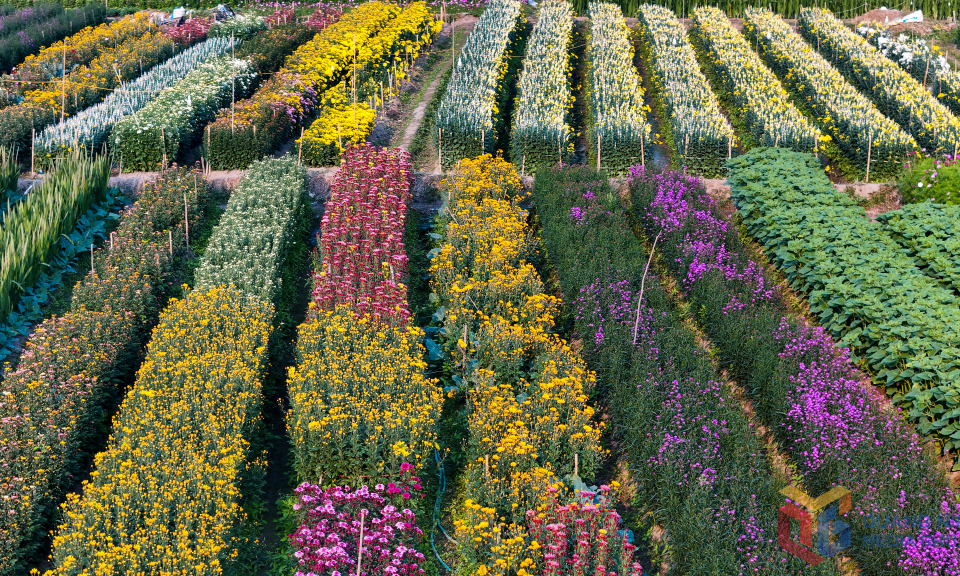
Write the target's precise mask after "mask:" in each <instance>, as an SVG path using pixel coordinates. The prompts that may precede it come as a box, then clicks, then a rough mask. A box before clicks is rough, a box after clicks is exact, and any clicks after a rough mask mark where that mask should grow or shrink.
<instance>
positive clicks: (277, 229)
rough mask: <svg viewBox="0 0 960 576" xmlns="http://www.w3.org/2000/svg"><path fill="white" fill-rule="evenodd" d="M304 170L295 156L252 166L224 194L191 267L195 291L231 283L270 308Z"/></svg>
mask: <svg viewBox="0 0 960 576" xmlns="http://www.w3.org/2000/svg"><path fill="white" fill-rule="evenodd" d="M305 190H306V169H305V168H303V167H302V166H301V165H300V164H299V163H298V162H297V161H296V159H295V158H292V157H290V156H286V157H284V158H281V159H272V158H271V159H268V160H261V161H258V162H254V163H253V164H251V165H250V169H249V170H248V171H247V174H246V175H245V176H244V177H243V179H242V180H240V185H239V186H237V189H236V190H234V191H233V193H232V194H231V195H230V201H229V203H228V204H227V210H226V212H224V214H223V216H222V217H221V218H220V222H219V223H218V224H217V227H216V228H215V229H214V230H213V234H212V236H211V237H210V242H209V243H208V244H207V248H206V250H205V251H204V254H203V258H202V259H201V260H200V267H199V268H198V269H197V274H196V278H197V287H199V288H212V287H214V286H227V285H231V284H232V285H234V286H236V287H237V289H239V290H240V291H241V292H242V293H243V294H245V295H247V296H251V297H255V298H259V299H261V300H263V301H265V302H270V303H272V304H276V302H277V298H278V297H279V295H280V290H281V288H282V283H281V274H280V272H281V270H280V268H281V266H282V265H283V263H284V256H285V255H286V252H287V248H288V247H289V245H290V243H291V242H292V241H294V240H295V238H294V233H295V231H296V228H297V218H298V217H299V216H300V213H301V210H302V208H303V206H302V204H303V198H304V193H305Z"/></svg>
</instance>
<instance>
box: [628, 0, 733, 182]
mask: <svg viewBox="0 0 960 576" xmlns="http://www.w3.org/2000/svg"><path fill="white" fill-rule="evenodd" d="M637 19H638V21H639V27H638V30H639V32H640V42H641V46H642V47H643V48H642V52H643V55H644V62H645V64H646V66H647V69H648V71H649V74H650V80H651V86H652V88H653V96H654V99H655V100H656V103H657V108H658V110H659V112H660V118H661V119H662V120H663V125H662V127H661V130H662V131H663V132H664V133H665V135H666V136H667V142H668V144H669V145H670V149H671V150H672V151H674V153H675V160H674V163H675V164H676V165H677V166H676V167H677V168H679V167H686V168H687V169H688V170H691V171H692V172H694V173H696V174H702V175H704V176H706V177H708V178H711V177H719V176H722V175H723V174H725V172H726V166H725V165H724V163H725V162H726V160H727V158H729V157H730V155H731V154H732V151H733V146H734V140H735V139H736V136H735V135H734V133H733V127H731V126H730V122H729V121H728V120H727V118H726V117H725V116H724V115H723V113H722V112H721V111H720V105H719V104H718V103H717V99H716V97H715V96H714V95H713V91H712V90H711V89H710V83H709V82H707V79H706V77H705V76H704V75H703V73H702V72H701V71H700V64H698V63H697V57H696V54H694V52H693V47H692V46H691V45H690V41H689V40H688V39H687V33H686V30H684V28H683V26H681V25H680V21H679V20H677V18H676V16H675V15H674V14H673V12H671V11H670V10H668V9H666V8H663V7H662V6H654V5H651V4H644V5H643V6H641V7H640V11H639V12H637Z"/></svg>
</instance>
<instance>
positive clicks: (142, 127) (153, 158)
mask: <svg viewBox="0 0 960 576" xmlns="http://www.w3.org/2000/svg"><path fill="white" fill-rule="evenodd" d="M255 75H256V72H255V71H254V70H253V67H252V66H251V65H250V62H249V61H247V60H235V59H233V58H231V57H230V56H221V57H219V58H216V59H214V60H210V61H207V62H204V63H202V64H200V65H199V66H197V67H196V68H195V69H193V70H192V71H190V73H188V74H187V75H186V76H184V77H183V78H182V79H180V80H179V81H178V82H177V83H176V84H174V85H173V86H171V87H170V88H167V89H166V90H164V91H163V92H161V93H160V94H159V95H157V96H156V97H155V98H154V99H153V100H151V101H150V103H149V104H147V105H146V106H144V107H143V108H141V109H140V111H139V112H137V113H135V114H131V115H129V116H127V117H125V118H124V119H123V120H121V121H119V122H117V124H116V126H114V128H113V132H111V134H110V148H111V151H112V153H113V156H114V157H116V158H117V159H118V160H119V162H121V163H122V164H123V167H124V169H125V170H143V171H150V170H156V169H157V167H158V166H160V165H161V164H163V163H164V161H167V162H168V163H172V162H174V161H175V160H176V158H177V155H178V154H179V153H180V151H181V150H184V149H186V148H187V147H188V146H189V145H190V144H191V143H192V142H193V141H194V140H195V139H197V138H198V137H199V136H200V132H201V131H202V129H203V127H204V126H205V125H206V124H207V123H208V122H210V121H211V120H213V117H214V115H215V114H216V113H217V110H219V109H220V108H221V107H222V106H223V105H224V104H229V103H230V101H231V99H232V98H235V97H238V96H239V97H243V96H246V95H247V91H248V89H249V87H250V85H251V84H252V83H253V77H254V76H255Z"/></svg>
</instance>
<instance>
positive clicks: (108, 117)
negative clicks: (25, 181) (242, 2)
mask: <svg viewBox="0 0 960 576" xmlns="http://www.w3.org/2000/svg"><path fill="white" fill-rule="evenodd" d="M232 47H233V42H232V41H231V39H230V38H211V39H209V40H207V41H205V42H203V43H202V44H198V45H196V46H193V47H192V48H189V49H187V50H185V51H184V52H181V53H180V54H178V55H177V56H174V57H173V58H171V59H170V60H168V61H167V62H164V63H163V64H161V65H160V66H157V67H156V68H153V69H152V70H150V71H149V72H147V73H145V74H143V75H142V76H140V77H139V78H137V79H136V80H134V81H133V82H131V83H129V84H125V85H123V87H122V88H121V89H119V90H115V91H114V92H111V93H110V95H109V96H107V97H106V98H104V100H103V102H101V103H99V104H97V105H96V106H93V107H92V108H88V109H86V110H84V111H83V112H81V113H79V114H77V115H76V116H71V117H70V118H67V119H66V120H65V121H63V122H61V123H59V124H57V125H55V126H50V127H48V128H47V129H45V130H44V131H43V132H41V133H40V134H38V135H37V139H36V145H35V147H36V148H35V149H36V155H37V159H38V161H39V163H40V165H41V166H44V165H47V164H49V163H50V162H51V161H53V159H55V158H57V157H59V156H62V155H63V154H64V153H66V152H67V151H68V149H69V148H78V147H79V148H86V149H87V150H99V149H100V148H101V147H102V146H103V144H104V143H106V141H107V139H108V138H109V136H110V131H111V130H112V129H113V127H114V126H115V125H116V124H117V123H118V122H120V121H121V120H123V119H124V118H126V117H127V116H129V115H131V114H134V113H136V112H137V111H139V110H140V109H141V108H143V107H144V106H146V105H147V103H148V102H150V100H151V99H153V98H154V97H155V96H156V95H157V93H158V92H161V91H162V90H164V89H165V88H169V87H170V86H172V85H173V84H174V83H176V82H178V81H179V80H180V79H182V78H183V77H184V76H186V75H187V74H188V73H190V72H191V71H193V70H194V69H195V68H196V67H197V66H199V65H200V64H201V63H203V62H206V61H208V60H210V59H212V58H215V57H217V56H220V55H222V54H224V53H226V52H227V51H228V50H230V49H231V48H232Z"/></svg>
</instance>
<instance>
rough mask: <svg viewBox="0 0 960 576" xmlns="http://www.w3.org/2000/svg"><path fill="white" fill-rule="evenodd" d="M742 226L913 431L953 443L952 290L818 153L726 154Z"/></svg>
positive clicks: (955, 344) (958, 320)
mask: <svg viewBox="0 0 960 576" xmlns="http://www.w3.org/2000/svg"><path fill="white" fill-rule="evenodd" d="M730 166H731V172H730V175H729V176H728V178H727V179H728V181H729V182H730V184H731V197H732V199H733V201H734V203H735V205H736V206H737V209H738V210H739V212H740V215H741V216H742V218H743V222H744V225H745V226H746V229H747V231H748V232H749V234H750V235H751V236H752V237H753V238H755V239H756V240H757V241H758V242H759V243H760V244H761V245H762V246H763V248H764V250H765V251H766V254H767V255H768V257H769V258H771V260H773V261H774V262H775V263H776V264H777V266H778V267H779V268H780V269H781V271H782V272H783V274H784V275H785V276H786V278H787V280H788V281H789V283H790V286H791V287H792V288H793V289H795V290H797V291H798V292H801V293H803V294H805V295H806V296H807V298H808V300H809V303H810V312H811V314H813V315H815V316H817V317H818V318H819V320H820V324H821V325H822V326H823V327H824V329H826V330H827V331H828V332H829V333H831V334H832V335H833V337H834V338H835V339H836V340H838V341H839V343H841V344H842V345H843V346H846V347H848V348H850V350H851V358H852V359H853V360H854V361H856V362H862V363H863V364H864V365H866V366H868V367H869V368H870V369H871V371H872V373H873V379H874V382H876V383H877V384H882V385H886V386H887V393H888V394H891V395H893V399H894V402H896V403H898V404H903V405H904V406H905V408H906V409H908V410H909V417H910V421H911V422H912V423H914V424H915V425H916V426H917V428H918V430H919V431H920V433H921V434H924V435H935V436H936V437H937V438H938V439H939V441H940V442H941V444H942V446H943V448H944V450H945V451H946V450H953V449H955V448H960V393H958V386H960V333H958V332H957V331H956V330H955V329H954V327H955V326H958V325H960V300H958V298H957V297H956V294H955V293H954V292H953V291H952V290H949V289H947V288H944V287H943V285H942V284H940V283H939V282H937V281H936V280H934V279H933V278H931V277H929V276H928V275H926V274H924V272H923V270H922V269H921V268H920V267H918V263H917V261H916V260H915V259H914V258H912V257H910V256H909V255H907V254H906V253H905V252H904V250H903V248H902V247H901V246H900V245H899V244H897V242H896V241H894V240H893V239H892V238H891V237H890V235H889V233H888V231H887V230H885V229H884V228H883V227H882V225H881V224H878V223H876V222H870V220H869V219H867V218H866V215H865V214H864V211H863V209H862V208H860V207H859V206H857V205H856V204H855V203H854V201H853V200H852V199H851V198H850V197H849V196H847V195H846V194H843V193H841V192H839V191H837V190H836V188H834V187H833V185H831V183H830V181H829V180H828V179H827V177H826V175H825V174H824V173H823V171H822V170H821V169H820V165H819V163H818V162H817V160H816V159H815V158H814V157H813V156H811V155H808V154H801V153H798V152H793V151H791V150H785V149H783V148H756V149H754V150H751V151H750V152H749V153H748V154H746V155H744V156H742V157H739V158H735V159H733V160H732V161H731V163H730Z"/></svg>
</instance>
